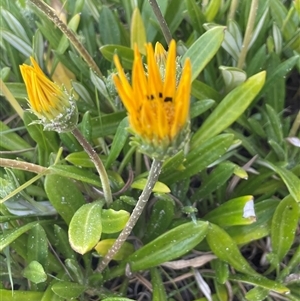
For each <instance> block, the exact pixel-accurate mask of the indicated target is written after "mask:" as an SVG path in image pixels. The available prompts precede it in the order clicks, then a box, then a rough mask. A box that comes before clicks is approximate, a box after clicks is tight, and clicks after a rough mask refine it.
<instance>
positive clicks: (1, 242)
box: [0, 221, 40, 251]
mask: <svg viewBox="0 0 300 301" xmlns="http://www.w3.org/2000/svg"><path fill="white" fill-rule="evenodd" d="M39 223H40V222H39V221H36V222H31V223H28V224H26V225H24V226H21V227H18V228H16V229H14V230H12V231H9V232H6V233H5V234H3V235H1V239H0V251H2V250H3V249H4V248H5V247H7V246H8V245H9V244H10V243H12V242H13V241H14V240H16V239H17V238H18V237H19V236H21V235H22V234H24V233H25V232H27V231H28V230H30V229H32V228H33V227H35V226H36V225H38V224H39Z"/></svg>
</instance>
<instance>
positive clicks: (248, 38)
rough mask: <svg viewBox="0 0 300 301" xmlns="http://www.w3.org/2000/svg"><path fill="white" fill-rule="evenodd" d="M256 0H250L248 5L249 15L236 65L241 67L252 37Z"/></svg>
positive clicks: (257, 0) (256, 6)
mask: <svg viewBox="0 0 300 301" xmlns="http://www.w3.org/2000/svg"><path fill="white" fill-rule="evenodd" d="M258 2H259V0H252V2H251V7H250V12H249V17H248V23H247V27H246V32H245V36H244V40H243V45H242V50H241V53H240V56H239V61H238V64H237V67H238V68H240V69H242V68H243V66H244V63H245V59H246V55H247V52H248V47H249V44H250V41H251V38H252V34H253V28H254V22H255V17H256V11H257V8H258Z"/></svg>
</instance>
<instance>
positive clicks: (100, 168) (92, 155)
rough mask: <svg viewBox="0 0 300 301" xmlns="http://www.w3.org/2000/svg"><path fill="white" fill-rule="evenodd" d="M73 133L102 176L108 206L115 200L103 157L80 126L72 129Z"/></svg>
mask: <svg viewBox="0 0 300 301" xmlns="http://www.w3.org/2000/svg"><path fill="white" fill-rule="evenodd" d="M72 134H73V135H74V137H75V138H76V139H77V140H78V142H79V143H80V144H81V146H82V147H83V148H84V150H85V151H86V152H87V154H88V155H89V157H90V158H91V160H92V161H93V163H94V165H95V167H96V169H97V171H98V174H99V176H100V180H101V184H102V188H103V194H104V198H105V201H106V204H107V206H109V205H110V204H111V203H112V201H113V200H112V194H111V190H110V185H109V180H108V176H107V173H106V170H105V167H104V165H103V163H102V161H101V159H100V158H99V156H98V154H97V153H96V152H95V150H94V149H93V148H92V146H91V145H90V144H89V142H88V141H87V140H86V139H85V138H84V136H83V135H82V134H81V132H80V131H79V130H78V128H75V129H74V130H72Z"/></svg>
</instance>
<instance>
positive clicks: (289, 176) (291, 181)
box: [265, 162, 300, 202]
mask: <svg viewBox="0 0 300 301" xmlns="http://www.w3.org/2000/svg"><path fill="white" fill-rule="evenodd" d="M265 164H266V166H268V167H269V168H271V169H272V170H274V171H275V172H276V173H277V174H278V175H279V176H280V178H281V179H282V181H283V182H284V184H285V185H286V187H287V189H288V191H289V192H290V194H291V195H292V197H293V198H294V199H295V201H296V202H300V179H299V178H298V177H297V176H296V175H295V174H293V173H292V172H291V171H290V170H288V169H286V168H283V167H280V166H276V165H274V164H272V163H271V162H266V163H265Z"/></svg>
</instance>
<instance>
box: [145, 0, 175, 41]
mask: <svg viewBox="0 0 300 301" xmlns="http://www.w3.org/2000/svg"><path fill="white" fill-rule="evenodd" d="M149 3H150V5H151V7H152V10H153V12H154V14H155V16H156V18H157V21H158V23H159V26H160V28H161V31H162V33H163V35H164V37H165V40H166V42H167V44H168V45H169V44H170V42H171V40H172V34H171V31H170V29H169V27H168V25H167V22H166V20H165V18H164V16H163V15H162V13H161V11H160V8H159V6H158V4H157V2H156V0H149Z"/></svg>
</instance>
